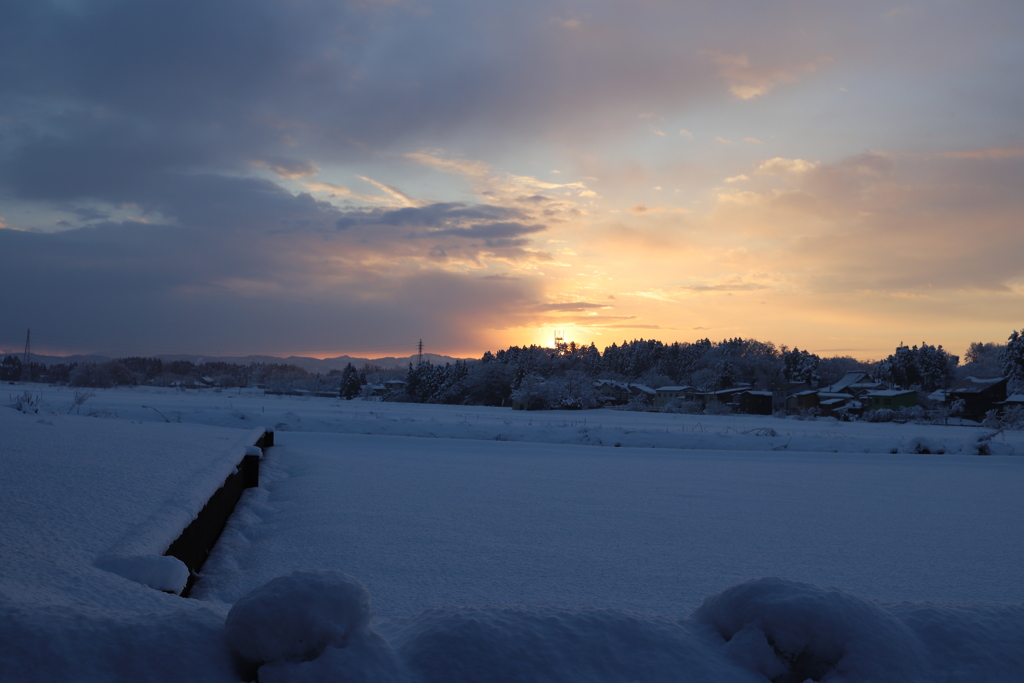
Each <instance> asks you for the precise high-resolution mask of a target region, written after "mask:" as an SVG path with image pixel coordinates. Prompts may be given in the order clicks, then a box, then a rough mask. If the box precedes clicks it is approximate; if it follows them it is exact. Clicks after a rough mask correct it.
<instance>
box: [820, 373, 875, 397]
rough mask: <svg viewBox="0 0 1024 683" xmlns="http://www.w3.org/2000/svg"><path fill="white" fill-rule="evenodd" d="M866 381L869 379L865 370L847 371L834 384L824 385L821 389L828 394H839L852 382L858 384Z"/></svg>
mask: <svg viewBox="0 0 1024 683" xmlns="http://www.w3.org/2000/svg"><path fill="white" fill-rule="evenodd" d="M867 381H869V378H868V373H866V372H848V373H846V374H845V375H843V376H842V378H841V379H840V380H839V381H838V382H836V383H835V384H830V385H829V386H827V387H825V388H824V389H823V391H826V392H828V393H830V394H839V393H843V392H844V391H846V388H847V387H849V386H850V385H852V384H860V383H862V382H867Z"/></svg>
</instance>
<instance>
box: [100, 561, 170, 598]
mask: <svg viewBox="0 0 1024 683" xmlns="http://www.w3.org/2000/svg"><path fill="white" fill-rule="evenodd" d="M96 566H97V567H99V568H100V569H105V570H107V571H108V572H112V573H114V574H117V575H118V576H120V577H123V578H125V579H129V580H130V581H135V582H136V583H141V584H142V585H144V586H149V587H150V588H155V589H157V590H159V591H167V592H169V593H176V594H179V595H180V594H181V591H183V590H184V589H185V584H186V583H188V576H189V572H188V567H187V566H185V563H184V562H182V561H181V560H179V559H178V558H176V557H171V556H169V555H136V556H133V557H123V556H117V555H107V556H104V557H101V558H99V559H98V560H96Z"/></svg>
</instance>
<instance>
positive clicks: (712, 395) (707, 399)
mask: <svg viewBox="0 0 1024 683" xmlns="http://www.w3.org/2000/svg"><path fill="white" fill-rule="evenodd" d="M749 390H750V385H749V384H743V385H737V386H735V387H731V388H729V389H719V390H718V391H706V392H704V393H703V394H700V397H701V399H702V400H703V401H704V405H707V404H708V403H723V404H726V405H734V404H736V402H737V400H738V399H737V397H738V396H739V395H740V394H742V393H743V392H745V391H749Z"/></svg>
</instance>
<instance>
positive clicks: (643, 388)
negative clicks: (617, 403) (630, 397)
mask: <svg viewBox="0 0 1024 683" xmlns="http://www.w3.org/2000/svg"><path fill="white" fill-rule="evenodd" d="M629 388H630V389H636V390H637V391H639V392H642V393H645V394H657V393H658V392H657V391H655V390H654V389H651V388H650V387H649V386H647V385H646V384H630V385H629Z"/></svg>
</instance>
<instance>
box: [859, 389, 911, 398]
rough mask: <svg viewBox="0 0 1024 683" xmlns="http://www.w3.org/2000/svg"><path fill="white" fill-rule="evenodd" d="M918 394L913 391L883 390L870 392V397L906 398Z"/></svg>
mask: <svg viewBox="0 0 1024 683" xmlns="http://www.w3.org/2000/svg"><path fill="white" fill-rule="evenodd" d="M916 393H917V392H916V391H914V390H913V389H881V390H879V391H869V392H868V396H883V397H885V396H888V397H892V396H906V395H907V394H916Z"/></svg>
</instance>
